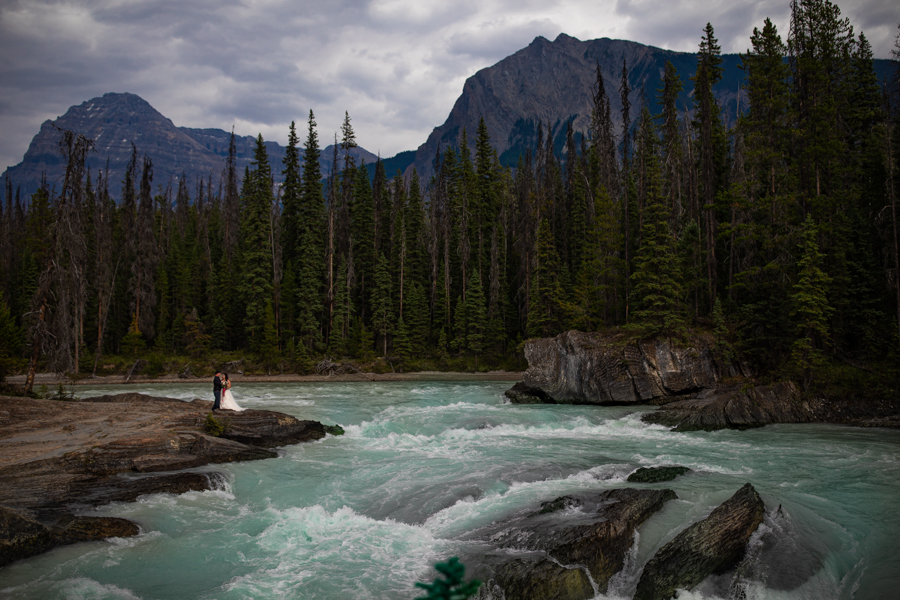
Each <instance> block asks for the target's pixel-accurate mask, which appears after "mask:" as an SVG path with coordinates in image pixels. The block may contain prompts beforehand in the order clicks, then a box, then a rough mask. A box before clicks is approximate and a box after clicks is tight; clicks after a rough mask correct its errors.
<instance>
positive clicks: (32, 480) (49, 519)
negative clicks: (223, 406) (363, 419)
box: [0, 394, 326, 567]
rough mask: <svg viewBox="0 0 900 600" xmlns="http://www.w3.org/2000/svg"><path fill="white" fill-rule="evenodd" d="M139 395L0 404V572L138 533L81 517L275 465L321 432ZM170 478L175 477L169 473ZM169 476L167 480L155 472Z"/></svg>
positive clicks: (302, 424) (318, 427) (312, 426)
mask: <svg viewBox="0 0 900 600" xmlns="http://www.w3.org/2000/svg"><path fill="white" fill-rule="evenodd" d="M211 409H212V402H209V401H204V400H193V401H192V402H184V401H182V400H176V399H172V398H160V397H153V396H147V395H144V394H118V395H114V396H101V397H97V398H90V399H87V400H85V401H57V400H40V399H32V398H20V397H5V396H0V567H2V566H3V565H5V564H7V563H9V562H12V561H14V560H18V559H20V558H26V557H28V556H33V555H35V554H38V553H40V552H44V551H46V550H49V549H51V548H53V547H55V546H59V545H64V544H69V543H74V542H79V541H88V540H99V539H105V538H107V537H127V536H131V535H136V534H137V533H138V532H139V527H138V525H137V524H135V523H131V522H130V521H127V520H125V519H117V518H111V517H79V516H76V515H75V513H77V512H78V511H79V510H82V509H85V508H88V507H91V506H97V505H101V504H106V503H109V502H115V501H124V502H128V501H133V500H135V499H136V498H137V497H138V496H141V495H143V494H154V493H163V492H167V493H176V494H179V493H184V492H187V491H192V490H194V491H202V490H209V489H215V488H217V487H221V486H222V484H223V483H224V476H223V475H222V474H220V473H217V472H196V471H186V469H195V468H198V467H203V466H205V465H209V464H215V463H224V462H233V461H243V460H260V459H266V458H273V457H275V456H277V453H276V452H275V451H273V450H272V448H275V447H278V446H284V445H288V444H296V443H300V442H307V441H314V440H317V439H321V438H324V437H325V435H326V426H325V425H323V424H322V423H319V422H317V421H301V420H298V419H295V418H294V417H291V416H289V415H286V414H282V413H278V412H274V411H267V410H246V411H243V412H233V411H215V417H216V418H217V420H218V421H219V422H220V423H221V424H223V425H224V428H225V430H224V431H223V432H222V433H221V435H219V436H213V435H210V434H208V433H207V432H206V419H207V415H209V414H210V411H211ZM173 471H175V472H173ZM161 472H170V473H167V474H158V473H161Z"/></svg>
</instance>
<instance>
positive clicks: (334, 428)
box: [324, 425, 344, 435]
mask: <svg viewBox="0 0 900 600" xmlns="http://www.w3.org/2000/svg"><path fill="white" fill-rule="evenodd" d="M324 427H325V433H328V434H330V435H344V428H343V427H341V426H340V425H325V426H324Z"/></svg>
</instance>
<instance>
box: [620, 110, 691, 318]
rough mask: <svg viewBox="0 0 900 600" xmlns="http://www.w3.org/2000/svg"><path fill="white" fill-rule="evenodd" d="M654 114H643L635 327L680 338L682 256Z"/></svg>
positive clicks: (633, 277) (634, 283) (633, 282)
mask: <svg viewBox="0 0 900 600" xmlns="http://www.w3.org/2000/svg"><path fill="white" fill-rule="evenodd" d="M650 120H651V117H650V111H649V110H648V109H647V107H646V105H645V106H644V109H643V113H642V114H641V123H640V133H639V136H640V137H639V140H638V142H639V149H638V153H639V154H640V157H641V161H642V163H643V164H644V169H645V178H646V194H647V205H646V207H645V210H644V215H643V227H642V229H641V245H640V247H639V248H638V252H637V256H635V260H634V272H633V273H632V275H631V285H632V288H631V294H632V304H633V305H634V307H635V309H636V310H635V311H634V312H633V313H632V314H633V315H634V319H633V321H632V323H633V324H634V325H636V326H638V327H641V328H642V329H644V330H645V331H647V332H648V333H649V334H651V335H659V334H678V333H680V332H681V330H682V329H683V327H684V317H683V315H682V312H681V307H680V298H681V282H680V280H679V275H680V274H679V264H678V256H677V254H676V252H675V238H674V236H673V235H672V230H671V220H670V216H671V213H670V210H669V205H668V203H667V202H666V199H665V198H664V197H663V190H662V181H661V180H662V174H661V172H660V166H659V158H658V154H657V143H658V142H657V139H656V134H655V132H654V131H653V128H652V126H651V124H650Z"/></svg>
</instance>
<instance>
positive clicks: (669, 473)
mask: <svg viewBox="0 0 900 600" xmlns="http://www.w3.org/2000/svg"><path fill="white" fill-rule="evenodd" d="M690 472H691V470H690V469H688V468H687V467H678V466H676V467H641V468H640V469H638V470H637V471H635V472H634V473H632V474H631V475H629V476H628V483H656V482H657V481H672V480H673V479H675V478H676V477H680V476H681V475H684V474H685V473H690Z"/></svg>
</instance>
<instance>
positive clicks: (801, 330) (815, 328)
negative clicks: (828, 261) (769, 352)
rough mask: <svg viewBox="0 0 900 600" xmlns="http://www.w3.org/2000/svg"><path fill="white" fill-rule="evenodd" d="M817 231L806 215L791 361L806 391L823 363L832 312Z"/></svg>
mask: <svg viewBox="0 0 900 600" xmlns="http://www.w3.org/2000/svg"><path fill="white" fill-rule="evenodd" d="M817 235H818V228H817V227H816V224H815V222H814V221H813V219H812V216H811V215H807V217H806V222H805V223H804V224H803V231H802V232H801V236H802V241H801V247H800V251H801V258H800V261H799V262H798V263H797V268H798V270H799V273H798V276H797V283H795V284H794V286H793V291H792V293H791V305H792V308H791V319H792V321H793V325H794V333H795V339H794V343H793V346H792V347H791V361H792V363H793V366H794V368H795V369H797V371H798V372H799V374H800V377H801V380H802V382H803V389H804V391H806V390H808V389H809V385H810V383H811V382H812V378H813V374H814V370H815V369H816V368H817V367H820V366H821V365H822V364H823V363H824V356H823V354H822V351H821V349H820V346H821V345H822V344H824V343H825V342H827V341H828V322H829V319H830V317H831V314H832V312H833V309H832V308H831V306H830V305H829V303H828V296H827V290H828V284H829V283H830V282H831V278H830V277H828V275H826V274H825V272H824V271H822V268H821V263H822V254H821V252H820V251H819V244H818V242H817V241H816V236H817Z"/></svg>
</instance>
